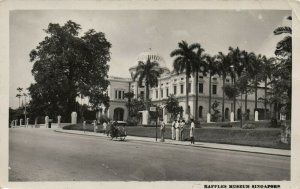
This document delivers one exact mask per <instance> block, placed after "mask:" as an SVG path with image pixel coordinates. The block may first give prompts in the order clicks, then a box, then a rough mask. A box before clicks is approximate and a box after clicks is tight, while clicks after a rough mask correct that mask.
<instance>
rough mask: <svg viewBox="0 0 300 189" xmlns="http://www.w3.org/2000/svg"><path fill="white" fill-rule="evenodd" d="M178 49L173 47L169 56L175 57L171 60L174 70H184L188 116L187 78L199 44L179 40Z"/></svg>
mask: <svg viewBox="0 0 300 189" xmlns="http://www.w3.org/2000/svg"><path fill="white" fill-rule="evenodd" d="M178 47H179V48H178V49H175V50H173V51H172V52H171V54H170V56H171V57H174V56H175V57H176V58H175V60H174V62H173V67H174V70H175V71H176V72H177V73H178V74H179V73H183V72H185V81H186V82H185V89H186V105H185V109H186V111H185V112H186V114H188V116H190V112H189V88H188V86H189V78H190V77H191V73H192V62H193V61H194V59H195V52H194V51H195V50H196V49H197V48H200V44H198V43H194V44H191V45H188V43H187V42H185V41H181V42H179V43H178Z"/></svg>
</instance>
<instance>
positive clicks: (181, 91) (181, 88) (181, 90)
mask: <svg viewBox="0 0 300 189" xmlns="http://www.w3.org/2000/svg"><path fill="white" fill-rule="evenodd" d="M180 93H181V94H183V85H180Z"/></svg>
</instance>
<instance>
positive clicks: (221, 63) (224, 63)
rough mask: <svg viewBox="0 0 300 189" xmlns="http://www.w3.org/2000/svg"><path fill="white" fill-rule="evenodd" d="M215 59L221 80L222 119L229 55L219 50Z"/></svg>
mask: <svg viewBox="0 0 300 189" xmlns="http://www.w3.org/2000/svg"><path fill="white" fill-rule="evenodd" d="M217 59H218V69H219V70H220V72H221V75H222V80H223V95H222V121H224V120H225V117H224V111H225V80H226V77H227V75H228V73H230V66H231V65H230V63H231V62H230V56H229V55H228V54H227V55H225V54H223V53H222V52H219V54H218V55H217Z"/></svg>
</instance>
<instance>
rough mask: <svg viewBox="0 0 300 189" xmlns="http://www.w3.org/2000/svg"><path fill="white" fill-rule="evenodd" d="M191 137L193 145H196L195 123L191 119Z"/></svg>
mask: <svg viewBox="0 0 300 189" xmlns="http://www.w3.org/2000/svg"><path fill="white" fill-rule="evenodd" d="M190 137H191V144H195V123H194V120H193V119H191V129H190Z"/></svg>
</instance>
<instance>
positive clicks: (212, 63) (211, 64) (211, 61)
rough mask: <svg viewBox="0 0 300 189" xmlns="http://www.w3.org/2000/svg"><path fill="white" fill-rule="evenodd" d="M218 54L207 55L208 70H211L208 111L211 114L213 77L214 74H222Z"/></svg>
mask: <svg viewBox="0 0 300 189" xmlns="http://www.w3.org/2000/svg"><path fill="white" fill-rule="evenodd" d="M216 59H217V57H216V56H209V55H207V56H206V62H207V70H208V72H209V102H208V113H209V114H211V78H212V76H214V75H216V74H217V75H219V76H221V73H220V70H219V69H218V65H217V64H218V61H217V60H216Z"/></svg>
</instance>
